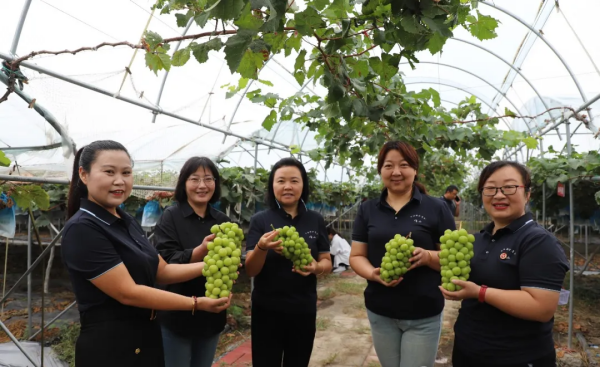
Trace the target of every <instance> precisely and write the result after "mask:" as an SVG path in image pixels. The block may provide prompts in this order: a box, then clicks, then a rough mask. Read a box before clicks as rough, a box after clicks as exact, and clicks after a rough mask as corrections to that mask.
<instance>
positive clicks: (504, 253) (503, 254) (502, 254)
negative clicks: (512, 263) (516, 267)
mask: <svg viewBox="0 0 600 367" xmlns="http://www.w3.org/2000/svg"><path fill="white" fill-rule="evenodd" d="M507 257H508V255H506V252H503V253H501V254H500V259H501V260H504V259H506V258H507Z"/></svg>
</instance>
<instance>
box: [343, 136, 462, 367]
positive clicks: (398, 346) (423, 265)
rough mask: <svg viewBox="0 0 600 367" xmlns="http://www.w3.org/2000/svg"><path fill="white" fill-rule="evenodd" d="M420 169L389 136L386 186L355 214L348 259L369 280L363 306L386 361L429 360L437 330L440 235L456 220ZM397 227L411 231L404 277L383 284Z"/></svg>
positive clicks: (383, 165)
mask: <svg viewBox="0 0 600 367" xmlns="http://www.w3.org/2000/svg"><path fill="white" fill-rule="evenodd" d="M418 170H419V156H418V154H417V152H416V151H415V149H414V148H413V147H412V146H410V145H409V144H407V143H404V142H398V141H394V142H388V143H386V144H385V145H384V146H383V147H382V148H381V150H380V152H379V156H378V159H377V171H378V172H379V174H380V175H381V180H382V182H383V185H384V186H385V188H384V189H383V192H382V193H381V197H380V198H379V199H373V200H369V201H366V202H364V203H362V204H361V206H360V208H359V210H358V214H357V216H356V219H355V221H354V229H353V234H352V251H351V253H350V266H351V267H352V269H354V271H355V272H356V273H357V274H358V275H360V276H361V277H363V278H365V279H367V281H368V286H367V289H366V290H365V305H366V307H367V315H368V317H369V322H370V324H371V333H372V335H373V344H374V346H375V351H376V352H377V357H378V358H379V361H380V363H381V365H382V366H383V367H421V366H426V367H433V364H434V363H435V356H436V353H437V347H438V342H439V338H440V333H441V324H442V310H443V308H444V298H443V297H442V294H441V293H440V292H439V290H438V287H437V286H438V285H439V284H440V276H439V270H440V262H439V258H438V250H439V238H440V236H441V235H443V234H444V231H445V230H446V229H451V230H454V229H455V223H454V218H453V216H452V213H450V209H448V206H447V205H446V204H445V203H444V202H442V201H441V200H439V199H438V198H434V197H431V196H429V195H427V191H426V190H425V187H424V186H423V185H422V184H420V183H418V182H416V179H417V175H418ZM397 234H399V235H402V236H405V237H406V236H408V235H409V234H410V238H411V239H412V240H413V241H414V246H415V250H414V251H413V254H412V257H411V258H410V259H409V260H410V262H411V266H410V268H409V269H408V270H409V271H408V272H407V273H406V274H404V276H403V278H400V279H397V280H393V281H391V282H390V283H386V282H385V281H384V280H382V279H381V274H380V265H381V262H382V258H383V256H384V254H385V252H386V248H385V245H386V243H387V242H388V241H390V240H391V239H393V238H394V236H395V235H397Z"/></svg>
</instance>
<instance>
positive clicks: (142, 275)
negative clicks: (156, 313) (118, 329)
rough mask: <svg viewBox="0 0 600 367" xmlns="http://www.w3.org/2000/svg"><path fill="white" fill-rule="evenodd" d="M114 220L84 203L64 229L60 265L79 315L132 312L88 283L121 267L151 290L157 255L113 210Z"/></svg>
mask: <svg viewBox="0 0 600 367" xmlns="http://www.w3.org/2000/svg"><path fill="white" fill-rule="evenodd" d="M117 213H118V214H119V216H120V217H121V218H118V217H116V216H114V215H112V214H111V213H109V212H108V211H107V210H105V209H104V208H102V207H101V206H99V205H98V204H95V203H94V202H92V201H89V200H87V199H82V200H81V208H80V210H79V211H78V212H77V213H75V215H74V216H73V217H71V218H70V219H69V220H68V221H67V224H66V225H65V229H64V233H63V236H62V241H61V254H62V258H63V262H64V264H65V266H66V268H67V270H68V272H69V277H70V278H71V283H72V284H73V290H74V293H75V297H76V299H77V305H78V307H79V312H85V311H87V310H90V309H92V308H100V307H107V308H115V307H117V308H119V307H123V308H124V309H134V308H135V307H130V306H125V305H122V304H120V303H119V302H118V301H117V300H115V299H113V298H111V297H110V296H108V295H107V294H106V293H104V292H102V291H101V290H100V289H99V288H97V287H96V286H95V285H94V284H92V282H91V281H92V280H94V279H96V278H98V277H99V276H101V275H103V274H105V273H106V272H108V271H110V270H111V269H113V268H114V267H116V266H117V265H120V264H124V265H125V267H126V268H127V270H128V272H129V274H130V275H131V277H132V278H133V281H134V282H135V283H136V284H139V285H145V286H148V287H154V284H155V282H156V273H157V271H158V263H159V258H158V252H157V251H156V249H154V246H152V245H151V244H150V242H149V241H148V239H147V238H146V236H145V235H144V232H143V230H142V228H141V227H140V225H139V224H138V223H137V222H136V221H135V220H134V219H133V218H132V217H131V216H130V215H129V214H127V213H125V212H124V211H122V210H121V209H119V208H117Z"/></svg>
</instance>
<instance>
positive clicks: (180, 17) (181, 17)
mask: <svg viewBox="0 0 600 367" xmlns="http://www.w3.org/2000/svg"><path fill="white" fill-rule="evenodd" d="M191 14H192V13H191V12H189V11H188V12H187V13H186V14H181V13H177V14H175V18H177V26H178V27H185V26H186V25H187V24H188V21H189V20H190V16H191Z"/></svg>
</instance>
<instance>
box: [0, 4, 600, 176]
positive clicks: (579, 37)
mask: <svg viewBox="0 0 600 367" xmlns="http://www.w3.org/2000/svg"><path fill="white" fill-rule="evenodd" d="M24 3H25V1H24V0H22V1H11V2H7V3H6V4H3V5H2V12H0V52H3V53H5V54H8V53H9V51H10V49H11V46H12V45H13V40H14V35H15V30H16V29H17V25H18V21H19V18H20V15H21V12H22V8H23V5H24ZM153 3H154V1H151V0H130V1H120V0H108V1H105V2H103V3H102V6H90V4H88V3H86V2H81V1H76V0H55V1H49V0H33V1H32V3H31V6H30V8H29V11H28V13H27V17H26V20H25V23H24V27H23V31H22V34H21V36H20V39H19V43H18V47H17V49H16V52H15V54H16V55H18V56H22V55H25V54H27V53H29V52H31V51H39V50H64V49H76V48H79V47H82V46H94V45H96V44H99V43H101V42H104V41H110V42H115V41H123V40H128V41H130V42H132V43H136V42H137V41H138V40H139V38H140V35H141V33H142V30H143V29H144V26H145V25H146V23H147V22H148V19H149V17H150V12H151V10H150V9H151V5H152V4H153ZM296 3H298V4H299V5H300V7H303V5H302V2H299V1H297V2H296ZM494 4H495V5H496V6H499V7H501V8H504V9H506V10H509V11H510V12H513V13H514V14H515V15H516V16H518V17H519V18H520V19H522V20H523V21H524V22H526V23H527V24H530V25H531V26H532V28H533V29H535V30H538V31H541V33H542V34H543V35H542V37H544V38H545V39H546V40H547V41H548V42H549V43H550V44H551V45H552V46H553V47H554V48H555V49H556V50H557V52H558V53H559V54H560V55H561V56H562V58H563V60H564V61H565V63H567V64H568V66H569V67H570V69H571V70H572V72H573V74H574V76H575V77H576V78H577V80H578V82H579V84H580V86H581V92H583V94H584V95H585V96H586V97H587V98H588V99H590V98H592V97H593V96H595V95H597V94H598V93H600V73H599V72H598V70H597V69H598V68H597V66H595V65H594V64H593V63H592V61H590V60H594V61H596V64H600V47H599V46H598V41H597V34H598V31H599V30H600V28H599V26H598V22H597V21H596V19H595V14H597V13H598V12H599V11H600V2H598V1H596V0H580V1H568V2H567V1H563V2H560V8H559V7H557V3H556V2H554V1H545V2H542V1H539V0H528V1H520V2H519V5H518V6H515V2H514V0H496V1H494ZM479 11H481V12H482V13H484V14H489V15H492V16H494V17H495V18H497V19H499V20H500V21H501V25H500V27H499V28H498V37H497V38H496V39H493V40H489V41H484V42H479V41H478V40H476V39H475V38H474V37H472V36H471V35H470V34H469V33H468V32H467V31H465V30H463V29H457V30H456V31H455V38H456V39H450V40H448V41H447V43H446V45H445V47H444V49H443V53H442V54H441V55H440V54H438V55H435V56H432V55H431V54H430V53H429V52H427V51H425V52H421V53H420V54H419V58H420V59H421V60H422V61H424V62H427V63H422V64H417V67H416V69H415V70H412V69H411V68H410V66H409V65H402V66H401V71H402V73H403V74H404V77H405V80H406V82H407V86H408V89H410V90H420V89H423V88H435V89H437V90H438V91H439V92H440V94H441V97H442V100H443V101H444V102H443V103H444V105H445V106H446V107H448V108H452V107H454V104H455V103H458V102H459V101H461V100H463V99H464V98H465V97H467V96H469V95H470V94H473V95H475V96H476V97H477V98H478V99H479V100H480V101H482V102H484V103H483V106H484V111H489V113H490V114H491V115H494V114H496V115H503V114H504V109H505V108H509V109H511V110H515V109H516V111H515V112H517V113H518V114H522V115H530V116H533V115H536V114H539V113H541V112H543V111H544V110H545V109H546V106H548V107H555V106H571V107H573V108H577V107H579V106H580V105H581V104H583V102H584V101H583V98H582V96H581V94H580V92H579V90H578V88H577V87H576V85H575V83H574V81H573V79H572V77H571V76H570V75H569V73H568V72H567V69H566V68H565V66H564V64H563V63H562V62H561V61H560V60H559V58H558V57H557V56H556V55H555V54H554V53H553V52H552V51H551V50H550V48H549V47H548V45H546V44H545V43H544V42H542V41H541V40H540V39H539V38H538V36H537V35H535V34H533V33H532V32H531V30H530V29H529V28H527V27H525V26H524V25H523V24H521V23H519V22H518V21H517V20H515V19H513V18H512V17H510V16H508V15H506V14H505V13H503V12H501V11H499V10H497V9H495V8H493V7H491V6H489V5H486V4H480V5H479ZM571 27H572V29H571ZM213 29H214V23H212V24H211V23H209V24H208V25H207V27H206V30H213ZM149 30H152V31H156V32H159V33H160V34H161V35H162V36H163V37H165V38H166V37H175V36H179V35H181V33H182V32H183V31H184V28H177V27H176V22H175V17H174V15H159V14H158V12H157V13H155V14H154V16H153V17H152V19H151V21H150V25H149ZM201 31H202V30H201V29H199V28H198V27H197V26H196V25H195V24H193V25H192V26H191V28H190V30H189V31H188V34H195V33H199V32H201ZM461 40H462V41H461ZM463 41H467V42H470V43H473V44H475V45H478V46H480V47H482V48H483V49H482V48H480V47H476V46H474V45H471V44H469V43H466V42H463ZM580 42H581V43H582V44H583V47H582V46H581V45H580ZM185 44H186V43H185V42H184V43H183V45H185ZM174 46H175V45H174V44H173V45H172V48H171V49H172V50H173V49H174ZM305 46H306V47H311V46H309V45H305ZM485 49H487V50H489V51H491V52H488V51H486V50H485ZM586 51H587V53H586ZM492 53H493V54H496V55H497V56H498V57H500V58H501V59H503V60H504V61H506V62H508V63H511V64H514V69H517V70H519V71H520V73H521V75H520V74H518V73H517V72H516V71H515V70H514V69H512V68H511V67H509V66H508V65H507V64H506V63H505V62H504V61H502V60H501V59H499V58H498V57H496V56H494V55H493V54H492ZM133 55H134V50H132V49H130V48H127V47H116V48H110V47H109V48H102V49H101V50H99V51H97V52H82V53H79V54H77V55H69V54H66V55H59V56H49V55H44V56H39V57H35V58H33V59H32V60H30V62H31V63H33V64H35V65H38V66H40V67H42V68H45V69H48V70H52V71H54V72H56V73H59V74H62V75H65V76H68V77H69V78H72V79H75V80H78V81H81V82H84V83H87V84H89V85H92V86H95V87H98V88H101V89H103V90H106V91H109V92H110V94H112V95H120V96H124V97H127V98H130V99H133V100H136V101H138V102H139V103H143V104H145V105H147V106H154V107H157V106H156V105H155V104H156V102H157V98H158V96H159V90H160V86H161V83H162V80H163V77H164V74H165V72H164V71H163V72H159V73H158V76H156V75H154V73H152V72H151V71H149V70H148V69H147V68H146V67H145V65H144V57H143V53H141V52H138V53H137V55H136V56H135V59H134V61H133V64H132V67H131V68H130V70H131V72H132V74H131V75H130V76H127V77H126V78H125V79H124V76H125V72H124V69H125V66H127V65H129V63H130V60H131V58H132V56H133ZM294 61H295V57H293V55H292V57H290V58H287V59H286V58H284V57H283V55H276V56H275V57H274V58H273V59H272V60H270V61H269V62H268V63H267V65H266V66H265V67H264V68H263V70H262V71H261V73H260V79H262V80H268V81H271V82H272V83H273V84H274V87H269V86H267V85H264V84H262V83H260V82H257V81H254V82H253V85H252V86H250V87H249V88H248V90H253V89H255V88H261V89H262V90H263V91H265V92H267V91H270V92H273V93H278V94H279V95H281V96H283V97H287V96H290V95H293V94H294V93H297V92H299V91H300V90H301V88H302V86H300V85H299V84H298V83H297V82H296V80H295V79H294V78H293V77H292V75H291V73H290V72H289V70H291V69H292V66H293V63H294ZM452 66H454V67H458V68H460V69H464V70H466V71H468V72H470V73H473V74H475V75H477V76H478V77H479V78H478V77H475V76H473V75H471V74H469V73H467V72H465V71H461V70H459V69H456V68H453V67H452ZM22 71H23V72H24V73H25V75H27V76H28V78H29V79H30V82H29V84H28V85H26V86H25V92H26V93H27V94H28V95H30V96H31V97H32V98H35V99H36V103H38V104H40V105H42V106H43V107H44V108H46V109H47V110H48V111H50V112H51V113H52V114H53V115H54V116H55V117H56V118H57V120H58V121H59V122H60V123H61V124H62V125H63V126H64V127H66V129H67V131H68V134H69V135H70V136H71V138H72V139H73V140H74V141H75V143H76V144H77V146H78V147H81V146H83V145H84V144H86V143H88V142H90V141H93V140H97V139H114V140H117V141H120V142H122V143H123V144H125V145H126V146H127V147H128V148H129V149H130V150H131V153H132V155H133V158H134V159H135V161H136V170H138V171H144V170H146V171H148V170H150V171H159V170H178V169H179V168H180V167H181V165H182V163H183V162H184V161H185V160H186V159H187V158H189V157H190V156H192V155H207V156H210V157H213V158H216V157H220V158H223V159H226V160H227V161H229V162H230V163H228V164H229V165H239V166H244V167H252V166H254V163H255V162H254V160H255V158H254V155H255V153H256V150H255V149H256V147H255V146H254V144H252V143H248V142H241V141H240V140H239V139H238V138H235V137H232V136H229V137H227V138H226V139H225V140H224V135H223V134H222V133H221V132H217V131H213V130H210V129H207V128H206V127H202V126H198V125H195V124H192V123H190V122H185V121H182V120H179V119H175V118H173V117H169V116H166V115H162V114H158V115H157V116H156V120H155V123H152V121H153V117H154V115H153V114H152V112H151V111H149V110H148V109H144V108H141V107H139V106H135V105H132V104H129V103H127V102H124V101H120V100H118V99H116V98H112V97H109V96H105V95H101V94H98V93H95V92H93V91H91V90H88V89H85V88H82V87H80V86H76V85H73V84H70V83H67V82H65V81H62V80H59V79H56V78H54V77H51V76H49V75H45V74H40V73H38V72H35V71H32V70H30V69H28V68H22ZM522 76H525V77H526V78H527V80H528V81H529V82H530V83H531V84H532V85H533V86H534V88H535V89H536V90H537V91H538V92H539V93H540V96H541V97H542V98H543V99H544V102H545V103H546V106H544V104H543V103H542V102H541V100H540V99H539V96H538V95H537V94H536V93H535V92H534V90H533V88H532V87H531V86H530V85H529V84H528V83H527V82H526V81H525V80H524V78H523V77H522ZM237 79H238V77H237V76H232V75H231V74H230V72H229V69H228V67H227V65H226V62H225V60H224V55H223V53H216V52H211V54H210V59H209V61H208V62H207V63H205V64H202V65H200V64H198V63H197V62H196V61H195V60H194V59H193V58H192V59H191V60H190V61H189V62H188V64H186V65H185V66H183V67H179V68H176V67H173V68H172V69H171V71H170V73H169V75H168V78H167V79H166V83H165V87H164V91H163V94H162V97H161V100H160V108H161V109H162V110H163V111H168V112H171V113H175V114H177V115H180V116H182V117H184V118H186V119H189V120H191V121H195V122H199V123H202V124H206V125H210V126H211V127H215V128H219V129H221V130H227V129H228V128H230V129H231V131H232V132H233V133H235V134H236V135H239V136H244V137H253V136H254V137H259V138H260V139H261V141H266V142H268V143H269V144H273V145H276V146H278V147H289V146H290V145H301V146H302V149H303V150H304V151H308V150H310V149H312V148H314V147H316V146H317V144H316V142H315V140H314V136H315V134H314V133H312V132H308V133H307V131H306V130H302V129H301V128H300V127H299V126H298V125H296V124H294V123H293V122H286V123H283V124H282V125H281V126H279V127H278V126H275V127H274V128H273V129H272V130H271V132H267V131H265V130H263V129H261V123H262V121H263V120H264V118H265V116H266V115H267V113H268V111H269V110H268V108H266V107H264V106H261V105H257V104H253V103H252V102H250V101H249V100H248V99H246V98H244V96H243V93H242V92H243V91H244V90H242V91H241V92H239V93H237V94H236V95H235V96H233V97H232V98H229V99H227V98H226V96H225V95H226V91H227V88H224V87H223V86H224V85H226V84H228V83H229V84H231V85H235V84H236V83H237ZM481 79H483V80H485V81H487V82H489V83H490V84H492V85H493V87H492V86H490V85H488V84H487V83H485V82H483V81H482V80H481ZM123 80H125V82H124V83H123ZM122 83H123V86H122V88H121V84H122ZM494 87H495V88H494ZM3 90H4V88H0V91H3ZM498 90H500V92H502V93H499V92H498ZM302 92H306V93H316V94H318V95H324V88H322V87H321V86H319V85H317V86H313V84H312V83H311V84H309V85H308V86H306V88H304V89H303V90H302ZM509 100H510V102H512V103H510V102H509ZM513 104H514V106H513ZM488 105H489V106H490V107H487V106H488ZM515 107H516V108H515ZM599 107H600V103H598V102H597V103H595V104H593V105H592V110H591V115H592V116H596V117H597V119H598V120H600V116H598V112H597V110H598V108H599ZM560 116H561V111H555V112H554V113H553V116H552V117H554V118H558V117H560ZM548 118H550V117H549V116H548V115H547V114H546V115H544V116H542V117H540V118H538V119H536V120H535V121H531V122H530V121H529V120H528V121H527V122H528V123H529V125H530V128H532V130H533V131H536V129H535V127H536V126H537V127H539V126H545V124H546V123H545V122H544V120H545V119H548ZM599 123H600V121H598V122H597V123H596V125H595V126H600V125H599ZM500 126H501V128H506V129H508V128H511V129H514V130H519V131H527V130H528V128H527V126H526V124H525V123H524V121H523V120H513V119H510V118H506V119H504V123H503V124H501V125H500ZM575 127H576V125H575V126H573V127H572V130H574V128H575ZM593 129H595V127H594V126H592V130H593ZM558 130H559V133H560V134H562V136H560V137H559V136H558V135H556V132H554V134H555V135H547V136H546V137H545V138H544V148H545V149H547V148H548V147H549V146H550V145H552V146H553V147H554V148H555V149H557V150H560V149H562V147H563V146H564V144H565V141H566V140H565V136H564V127H560V128H559V129H558ZM594 132H595V131H594ZM581 133H586V134H581ZM561 139H562V140H561ZM60 141H61V139H60V136H59V135H58V134H57V133H56V132H55V131H54V129H53V128H52V127H51V126H50V125H49V124H48V123H47V122H46V121H45V120H44V119H43V118H42V117H41V116H39V115H38V114H37V113H36V112H35V111H34V110H33V109H28V108H27V103H26V102H24V101H23V100H21V99H20V98H19V97H18V96H16V95H11V97H10V98H9V100H8V102H5V103H2V104H0V149H3V148H9V147H30V146H40V145H48V144H52V143H57V142H60ZM573 144H574V146H575V149H577V150H580V151H585V150H590V149H598V148H599V144H598V141H597V140H596V139H594V138H593V135H592V132H591V131H590V130H587V129H586V128H583V127H582V128H579V129H578V130H577V134H576V135H574V137H573ZM64 152H65V150H63V149H53V150H47V151H30V152H22V151H9V157H10V158H11V159H13V160H16V161H17V162H18V163H19V165H21V167H22V169H23V170H26V171H30V172H32V173H35V174H39V175H48V176H63V177H65V176H67V172H69V170H70V164H71V159H70V158H71V157H69V156H65V154H64ZM529 153H530V154H539V151H534V152H529ZM287 155H289V153H286V152H284V151H281V150H277V149H271V148H269V147H266V146H264V145H259V146H258V155H257V157H258V166H259V167H261V166H262V167H265V168H268V167H270V165H272V164H273V163H274V162H275V161H276V160H278V159H279V158H280V157H283V156H287ZM517 157H518V159H526V156H525V154H523V155H518V156H517ZM304 160H305V161H308V163H307V165H308V166H309V167H316V168H318V169H319V171H320V172H321V179H323V178H324V177H325V174H326V173H325V171H324V170H323V167H322V166H321V165H320V164H318V163H317V162H310V160H308V158H304ZM341 175H342V172H341V169H340V167H334V168H331V169H330V170H328V171H327V177H328V179H329V180H339V179H340V178H341Z"/></svg>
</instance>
